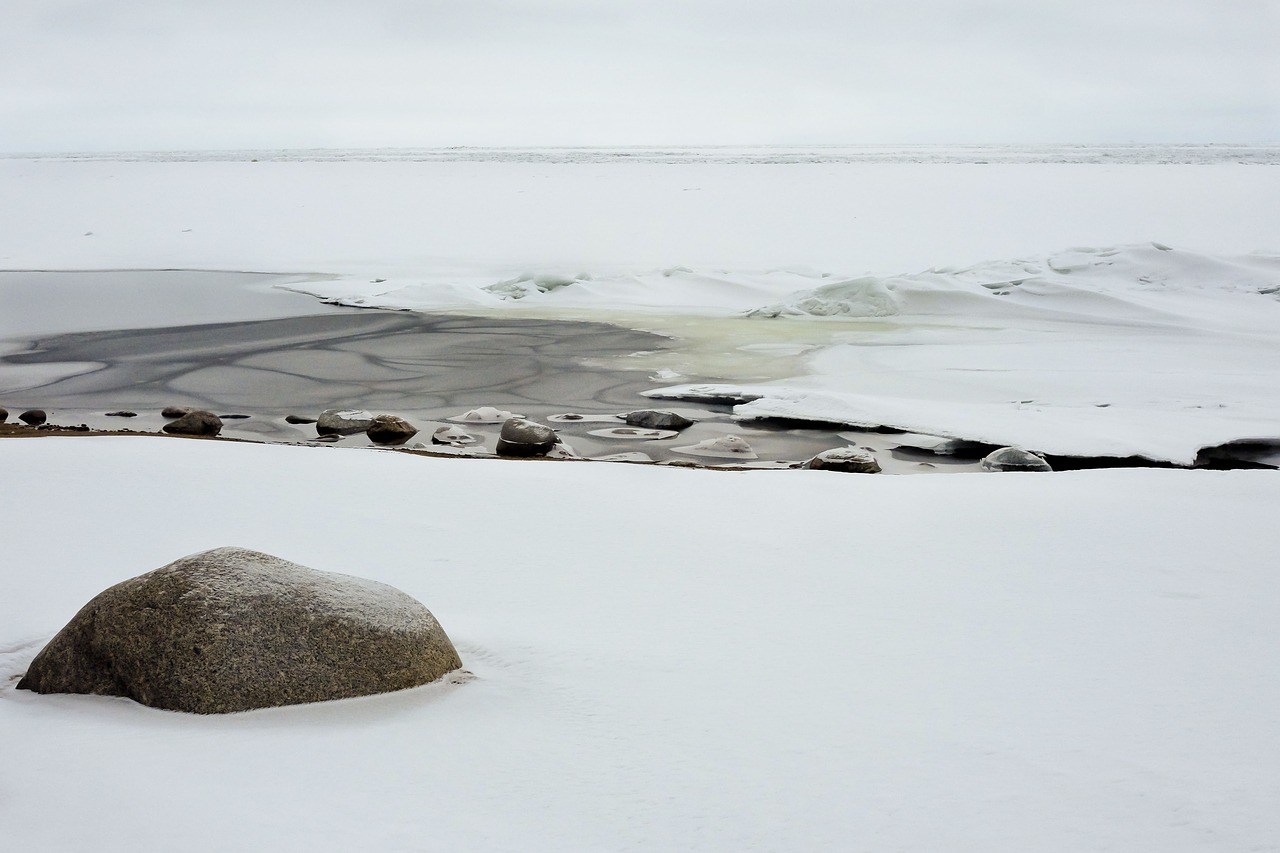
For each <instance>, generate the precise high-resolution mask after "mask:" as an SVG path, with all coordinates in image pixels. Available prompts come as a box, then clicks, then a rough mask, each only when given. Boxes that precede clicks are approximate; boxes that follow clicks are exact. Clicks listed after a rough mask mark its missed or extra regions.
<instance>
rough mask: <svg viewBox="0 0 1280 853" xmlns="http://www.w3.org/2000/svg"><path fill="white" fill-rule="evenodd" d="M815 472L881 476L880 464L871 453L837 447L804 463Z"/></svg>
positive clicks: (859, 449) (857, 448)
mask: <svg viewBox="0 0 1280 853" xmlns="http://www.w3.org/2000/svg"><path fill="white" fill-rule="evenodd" d="M804 467H806V468H810V469H812V470H814V471H844V472H847V473H851V474H879V473H880V463H879V462H877V461H876V458H875V456H873V455H872V454H871V452H870V451H867V450H863V449H862V448H861V447H835V448H832V449H831V450H824V451H822V452H821V453H819V454H818V455H817V456H815V457H813V458H812V459H810V460H809V461H808V462H806V463H804Z"/></svg>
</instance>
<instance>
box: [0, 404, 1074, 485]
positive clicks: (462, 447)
mask: <svg viewBox="0 0 1280 853" xmlns="http://www.w3.org/2000/svg"><path fill="white" fill-rule="evenodd" d="M105 414H106V416H108V417H120V418H132V417H136V416H137V414H138V413H137V412H131V411H114V412H107V413H105ZM161 415H162V417H164V418H165V419H166V420H167V423H165V424H164V426H163V427H161V429H163V430H164V432H166V433H169V434H171V435H185V436H202V437H214V436H217V435H219V434H220V433H221V432H222V428H223V421H224V420H237V419H247V418H249V417H250V416H249V415H238V414H223V415H218V414H215V413H213V412H211V411H208V410H205V409H198V408H193V407H188V406H168V407H166V408H165V409H163V410H162V411H161ZM17 417H18V420H19V421H21V422H22V423H24V424H26V425H28V426H30V427H34V428H40V429H49V428H52V427H50V426H49V425H47V420H48V416H47V413H46V412H45V411H44V410H42V409H28V410H26V411H24V412H22V413H21V414H19V415H18V416H17ZM8 418H9V412H8V411H6V410H5V409H0V423H4V422H6V421H7V420H8ZM284 420H285V422H286V423H289V424H293V425H310V424H314V425H315V430H316V436H315V437H314V438H312V439H310V441H311V442H316V443H336V442H339V441H341V440H342V439H343V438H345V437H347V436H354V435H363V436H365V437H366V438H367V439H368V440H369V442H371V443H372V444H374V445H376V446H379V447H389V448H403V449H407V450H419V451H433V452H437V453H446V454H449V455H458V456H507V457H523V458H530V457H543V458H552V459H583V458H584V457H583V456H581V455H579V454H578V453H577V452H576V451H574V449H573V448H572V447H571V446H570V445H569V444H568V443H567V442H566V441H565V440H564V439H563V437H562V436H561V435H560V434H559V432H558V431H557V429H558V427H561V426H564V425H570V424H587V425H592V426H594V425H596V424H599V425H600V426H599V427H598V428H595V429H589V430H588V431H587V435H590V436H593V437H596V438H603V439H618V440H628V441H633V442H636V441H639V442H649V441H655V442H657V441H660V442H666V441H670V440H671V439H675V438H677V437H678V436H679V435H680V434H681V432H682V431H683V430H685V429H688V428H689V427H691V426H693V425H694V424H695V423H696V421H694V420H692V419H690V418H687V417H684V416H683V415H680V414H678V413H676V412H670V411H663V410H655V409H642V410H638V411H633V412H626V413H624V414H618V415H603V414H595V415H586V414H577V413H572V412H568V413H564V414H557V415H551V416H549V417H547V418H546V420H547V421H548V423H545V424H544V423H539V422H537V421H534V420H531V419H529V418H527V417H525V416H524V415H522V414H519V413H516V412H511V411H507V410H505V409H499V408H496V407H493V406H481V407H479V408H476V409H470V410H468V411H465V412H463V413H461V414H459V415H455V416H453V417H449V418H446V419H445V420H447V421H448V422H449V423H447V424H444V425H441V426H437V427H436V428H435V429H434V430H433V431H432V433H431V436H430V442H429V443H426V442H424V441H421V440H420V441H417V442H415V443H412V444H410V442H411V441H412V440H413V439H415V438H416V437H418V436H419V435H420V430H419V429H418V427H416V426H415V425H413V424H412V423H410V422H409V421H408V420H406V419H405V418H403V417H400V416H399V415H392V414H378V415H375V414H373V413H372V412H369V411H366V410H363V409H326V410H325V411H323V412H321V413H320V415H319V417H315V418H312V417H308V416H304V415H292V414H291V415H288V416H287V417H285V419H284ZM606 424H607V425H606ZM494 426H498V427H499V428H500V431H499V434H498V437H497V441H496V445H495V447H494V452H488V451H486V450H485V449H484V446H483V439H482V437H481V436H479V435H476V434H474V433H473V432H470V431H468V429H467V428H468V427H494ZM57 429H67V430H72V431H88V427H86V426H83V425H81V426H80V427H58V428H57ZM918 438H919V437H918ZM926 438H927V437H926ZM937 441H940V442H945V441H946V440H945V439H937ZM669 449H670V452H671V453H675V454H680V455H681V457H690V458H679V459H670V460H667V461H664V462H659V463H657V464H661V465H672V466H683V467H708V466H714V467H725V466H726V463H728V466H729V467H749V468H808V469H811V470H821V471H841V472H847V473H858V474H878V473H880V472H881V467H880V464H879V462H878V461H877V459H876V456H875V452H874V451H873V450H872V449H871V448H867V447H859V446H856V445H852V444H851V445H849V446H846V447H836V448H832V449H829V450H824V451H821V452H819V453H817V454H816V455H814V456H812V457H811V458H809V459H807V460H804V461H797V462H790V461H778V462H769V461H764V460H761V459H760V457H759V455H758V454H757V453H756V452H755V450H754V449H753V448H752V447H751V445H750V443H748V441H747V440H746V439H745V438H743V437H742V436H740V435H733V434H725V435H719V436H713V437H710V438H706V439H703V440H701V441H696V442H693V443H692V444H687V445H682V446H673V447H670V448H669ZM931 449H932V450H935V451H936V452H941V453H945V452H946V451H947V450H948V447H946V446H939V447H938V448H931ZM591 458H594V459H596V460H599V461H615V462H654V460H653V459H652V458H651V457H650V456H649V455H648V454H646V453H643V452H638V451H631V452H625V453H614V454H608V455H604V456H595V457H591ZM698 459H702V460H707V462H706V463H705V464H704V463H702V462H699V461H696V460H698ZM981 469H982V470H983V471H993V472H1000V471H1050V470H1052V468H1051V467H1050V465H1049V463H1048V462H1047V461H1046V460H1045V458H1044V456H1043V455H1041V454H1039V453H1034V452H1030V451H1026V450H1022V449H1021V448H1016V447H1002V448H999V449H997V450H995V451H994V452H992V453H989V454H988V455H987V456H985V457H984V458H983V459H982V460H981Z"/></svg>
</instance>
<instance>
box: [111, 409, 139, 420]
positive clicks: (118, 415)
mask: <svg viewBox="0 0 1280 853" xmlns="http://www.w3.org/2000/svg"><path fill="white" fill-rule="evenodd" d="M137 416H138V413H137V412H126V411H124V410H123V409H122V410H120V411H118V412H107V413H106V414H105V415H103V417H107V418H136V417H137Z"/></svg>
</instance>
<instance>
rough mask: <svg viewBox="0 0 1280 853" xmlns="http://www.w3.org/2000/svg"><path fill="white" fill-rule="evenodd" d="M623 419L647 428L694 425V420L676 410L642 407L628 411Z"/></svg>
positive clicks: (679, 427)
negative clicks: (668, 410) (678, 413)
mask: <svg viewBox="0 0 1280 853" xmlns="http://www.w3.org/2000/svg"><path fill="white" fill-rule="evenodd" d="M622 419H623V420H624V421H626V422H627V424H629V425H630V426H637V427H644V428H645V429H674V430H682V429H687V428H688V427H691V426H693V423H694V422H693V421H691V420H689V419H688V418H686V417H684V416H683V415H677V414H676V413H675V412H665V411H658V410H655V409H641V410H639V411H635V412H627V413H626V414H625V415H623V416H622Z"/></svg>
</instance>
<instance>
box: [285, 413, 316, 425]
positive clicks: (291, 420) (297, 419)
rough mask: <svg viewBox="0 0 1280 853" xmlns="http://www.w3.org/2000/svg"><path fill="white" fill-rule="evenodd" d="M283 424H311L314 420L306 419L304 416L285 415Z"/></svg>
mask: <svg viewBox="0 0 1280 853" xmlns="http://www.w3.org/2000/svg"><path fill="white" fill-rule="evenodd" d="M284 422H285V423H287V424H313V423H315V422H316V419H315V418H308V417H306V416H305V415H285V416H284Z"/></svg>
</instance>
